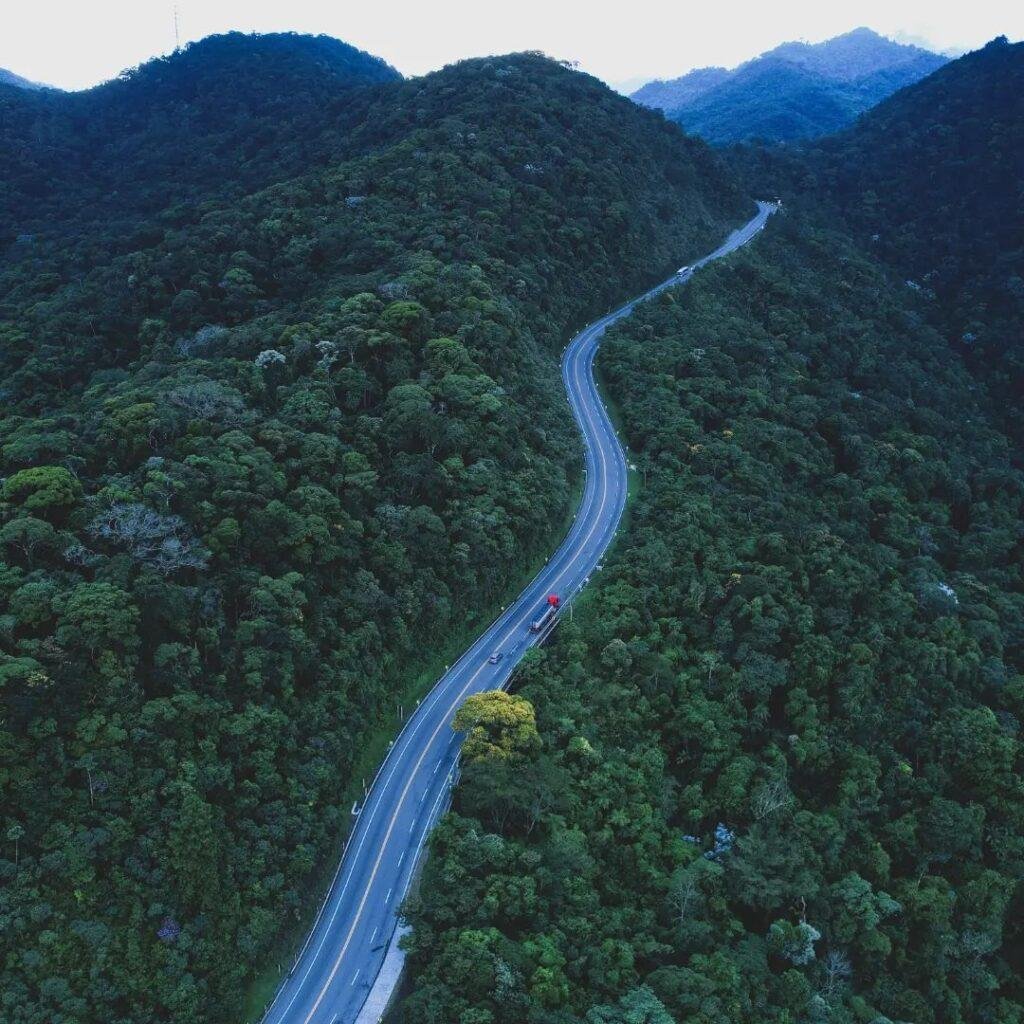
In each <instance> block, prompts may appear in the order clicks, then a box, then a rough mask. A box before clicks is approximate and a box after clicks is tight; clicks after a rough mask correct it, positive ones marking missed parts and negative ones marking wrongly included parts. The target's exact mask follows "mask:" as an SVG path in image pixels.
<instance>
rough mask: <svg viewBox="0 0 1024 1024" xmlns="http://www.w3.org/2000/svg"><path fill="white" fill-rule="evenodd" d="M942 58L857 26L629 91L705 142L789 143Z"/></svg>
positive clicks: (837, 124) (843, 119)
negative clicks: (815, 40) (735, 63)
mask: <svg viewBox="0 0 1024 1024" xmlns="http://www.w3.org/2000/svg"><path fill="white" fill-rule="evenodd" d="M945 63H946V58H945V57H942V56H940V55H938V54H936V53H931V52H929V51H928V50H923V49H921V48H920V47H918V46H908V45H905V44H901V43H896V42H893V41H892V40H891V39H886V38H884V37H882V36H880V35H878V34H877V33H875V32H872V31H871V30H870V29H866V28H859V29H854V31H852V32H847V33H846V34H845V35H841V36H836V37H835V38H834V39H827V40H825V42H823V43H816V44H813V45H811V44H808V43H798V42H794V43H783V44H782V45H781V46H777V47H776V48H775V49H773V50H769V51H768V52H767V53H764V54H762V55H761V56H760V57H756V58H755V59H754V60H750V61H747V62H746V63H744V64H741V65H740V66H739V67H738V68H734V69H733V70H731V71H729V70H726V69H725V68H700V69H698V70H696V71H691V72H690V73H689V74H687V75H683V76H682V77H681V78H677V79H673V80H671V81H668V82H661V81H658V82H649V83H648V84H647V85H645V86H643V88H641V89H638V90H637V91H636V92H635V93H633V96H632V98H633V99H634V100H635V101H636V102H637V103H640V104H643V105H644V106H650V107H657V108H659V109H661V110H664V111H665V115H666V116H667V117H669V118H671V119H672V120H674V121H677V122H679V124H681V125H682V126H683V127H684V128H685V129H686V130H687V131H688V132H692V133H694V134H696V135H700V136H701V137H702V138H705V139H707V140H708V141H709V142H714V143H731V142H740V141H743V140H745V139H760V140H763V141H767V142H790V141H793V140H797V139H810V138H817V137H818V136H822V135H827V134H829V133H831V132H836V131H839V129H841V128H844V127H846V126H847V125H849V124H851V123H852V122H853V121H854V120H855V119H856V117H857V115H858V114H860V113H862V112H863V111H865V110H868V109H869V108H870V107H872V106H874V105H875V104H876V103H878V102H879V101H880V100H882V99H884V98H885V97H887V96H890V95H891V94H892V93H894V92H896V90H898V89H901V88H903V87H904V86H906V85H909V84H911V83H912V82H916V81H918V80H919V79H921V78H924V77H925V76H926V75H929V74H931V73H932V72H933V71H935V70H936V68H940V67H941V66H942V65H943V64H945Z"/></svg>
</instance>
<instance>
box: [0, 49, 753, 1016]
mask: <svg viewBox="0 0 1024 1024" xmlns="http://www.w3.org/2000/svg"><path fill="white" fill-rule="evenodd" d="M0 104H2V106H3V116H2V117H0V123H2V124H3V125H4V131H5V132H6V135H5V139H4V142H3V145H2V147H0V182H3V184H2V185H0V192H2V198H0V210H4V211H7V212H5V213H4V215H3V218H2V222H3V225H4V228H3V231H2V232H0V235H2V237H0V244H2V245H3V246H4V252H3V255H4V261H3V264H2V266H0V380H2V384H0V387H2V401H3V414H2V417H0V477H2V481H3V482H2V484H0V488H2V489H0V702H2V714H0V814H2V822H3V826H2V827H3V833H2V835H0V879H2V882H0V936H2V940H0V964H2V967H0V971H2V974H0V1017H2V1018H3V1020H4V1021H5V1022H8V1021H9V1022H11V1024H54V1022H68V1024H70V1022H72V1021H73V1022H75V1024H90V1022H96V1024H100V1022H102V1024H144V1022H148V1021H152V1022H157V1021H159V1022H181V1024H186V1022H188V1024H193V1022H195V1021H197V1020H202V1021H220V1020H237V1019H238V1017H239V1014H240V1012H241V1008H240V1004H241V1000H242V995H243V993H244V989H245V984H246V982H247V980H248V979H250V978H251V977H252V975H253V974H254V973H255V972H256V971H258V970H259V969H260V968H261V967H262V966H264V965H266V964H267V963H268V961H271V959H273V962H277V960H278V959H280V958H282V957H286V956H287V955H288V945H287V943H288V940H289V937H290V936H291V935H292V933H298V932H299V931H301V928H302V926H303V923H304V922H305V921H307V920H308V915H309V912H310V910H311V909H312V908H313V907H314V906H315V904H316V901H317V898H318V897H319V895H320V893H319V884H320V879H321V878H322V877H323V872H324V869H325V867H327V866H329V865H330V864H332V863H333V861H334V859H335V857H336V856H337V851H338V849H339V848H340V842H341V840H342V839H343V836H344V831H345V829H346V828H347V824H348V821H349V820H350V819H349V805H348V804H347V803H346V802H345V797H346V794H347V792H348V789H347V787H348V785H349V783H350V781H351V780H350V776H351V773H352V771H353V766H354V765H355V764H356V763H357V761H358V758H359V756H360V753H361V750H362V746H363V744H364V743H365V742H366V739H367V737H368V736H369V735H370V734H371V733H372V731H373V729H374V728H375V726H376V725H377V724H378V723H379V722H380V721H381V720H382V716H384V715H385V714H386V713H388V712H390V711H391V709H392V708H393V706H394V703H395V699H396V695H398V694H400V693H402V692H404V688H405V687H407V686H408V684H409V678H410V676H414V675H415V672H416V670H417V669H418V667H420V666H422V665H423V664H424V662H425V660H426V659H429V658H430V657H439V656H440V654H441V647H440V645H443V644H444V643H445V641H446V638H455V637H457V636H459V635H461V634H462V632H463V631H465V630H467V629H471V628H472V626H473V624H474V623H475V622H478V621H481V620H486V618H487V616H489V615H490V614H491V613H492V611H493V609H494V606H495V605H496V604H497V603H498V602H499V600H500V598H501V597H502V596H503V594H504V593H505V591H506V590H507V589H508V588H509V587H511V586H512V585H514V584H516V583H517V582H519V581H520V579H521V577H522V575H523V574H524V573H526V572H527V571H528V569H529V567H530V564H531V563H532V561H533V560H534V559H536V558H538V557H540V556H541V555H542V553H544V552H546V551H547V550H548V549H549V547H550V546H551V545H552V544H553V543H554V542H555V540H556V539H557V533H558V531H559V528H560V526H561V524H562V523H563V521H564V519H565V517H566V515H567V513H568V511H569V504H570V497H571V492H572V487H573V485H574V483H575V480H574V475H573V474H574V473H575V472H576V471H577V470H576V467H577V466H578V465H579V442H578V440H577V438H576V435H575V431H574V429H573V426H572V421H571V417H570V416H569V413H568V409H567V406H566V404H565V399H564V395H563V394H562V391H561V388H560V386H559V384H558V373H557V360H558V355H559V352H560V349H561V347H562V345H563V344H564V343H565V341H566V340H567V339H568V337H569V335H570V334H571V331H572V329H573V328H574V327H575V326H577V325H579V324H580V323H582V322H584V321H585V320H586V318H588V317H591V316H593V315H594V314H595V313H596V312H598V311H602V310H604V309H606V308H607V306H608V305H609V304H610V303H612V302H613V301H616V300H618V299H620V298H622V297H625V296H627V295H629V294H630V293H631V292H633V291H635V290H639V289H641V288H642V287H644V286H646V285H648V284H649V283H651V282H653V281H654V280H656V279H658V278H660V277H663V276H665V274H667V273H668V272H669V271H670V270H671V269H672V268H674V267H675V266H678V264H679V262H680V261H681V260H682V259H684V258H686V257H687V256H688V255H690V254H695V253H697V252H700V251H701V250H702V249H704V248H706V247H707V246H709V245H710V244H712V242H713V241H714V240H717V239H718V238H719V237H720V236H721V235H722V233H723V232H724V231H725V230H726V229H727V227H728V226H731V225H732V224H735V223H736V222H738V221H740V220H742V219H743V217H745V216H746V215H747V214H748V213H749V212H750V210H751V209H752V206H753V204H752V203H751V202H750V201H749V200H747V199H745V198H744V197H743V196H742V195H741V193H740V191H739V190H738V188H737V187H736V185H735V184H734V182H733V180H732V178H731V176H730V174H729V173H728V172H727V171H726V170H725V168H724V167H723V165H722V164H721V162H720V161H719V159H718V158H717V157H715V156H714V155H713V154H712V153H711V152H710V151H709V150H708V149H707V148H706V147H705V146H704V145H703V144H702V143H699V142H696V141H692V140H688V139H685V138H684V137H683V136H682V135H681V134H680V133H679V131H678V130H677V129H675V128H674V127H672V126H669V125H666V124H665V123H664V122H663V121H662V119H661V118H660V117H658V116H656V115H654V114H651V113H649V112H646V111H642V110H639V109H638V108H636V107H635V106H634V105H633V104H631V103H630V102H629V101H628V100H626V99H625V98H623V97H619V96H616V95H615V94H613V93H612V92H611V91H610V90H608V89H607V88H605V87H604V86H603V85H601V84H600V83H598V82H597V81H595V80H594V79H591V78H588V77H586V76H584V75H580V74H578V73H574V72H572V71H570V70H569V69H567V68H565V67H563V66H561V65H559V64H557V63H555V62H553V61H549V60H547V59H545V58H542V57H538V56H533V55H518V56H516V55H513V56H508V57H497V58H491V59H487V60H478V61H471V62H466V63H464V64H460V65H455V66H453V67H451V68H448V69H446V70H445V71H442V72H439V73H437V74H435V75H431V76H428V77H426V78H423V79H419V80H416V81H414V82H403V81H400V80H399V79H398V78H397V76H396V74H395V73H393V72H392V71H390V70H389V69H387V68H386V66H385V65H383V64H382V63H381V62H379V61H376V60H375V59H372V58H368V57H366V55H359V54H358V53H357V51H353V50H351V48H348V47H344V46H343V44H335V43H333V42H330V41H327V42H325V41H323V40H308V39H303V38H301V37H257V38H249V37H242V36H230V37H225V38H222V39H214V40H207V41H205V42H204V43H202V44H199V45H197V46H194V47H191V48H189V49H188V50H186V51H185V52H184V53H180V54H176V55H174V56H172V57H170V58H167V59H162V60H160V61H157V62H154V63H153V64H150V65H146V66H144V67H142V68H140V69H138V70H137V71H135V72H133V73H132V74H130V75H128V76H127V77H126V78H125V79H124V80H123V81H119V82H115V83H111V84H110V85H108V86H104V87H101V88H99V89H97V90H93V91H91V92H90V93H87V94H84V95H74V96H71V95H69V96H61V95H54V96H44V97H37V96H35V95H34V94H28V93H25V92H24V91H22V90H13V89H11V90H4V89H3V88H2V87H0ZM314 121H315V123H316V125H317V127H318V130H317V132H316V133H314V134H312V135H310V134H309V133H307V129H308V127H309V125H310V124H311V123H313V122H314ZM98 136H102V140H101V141H102V144H101V145H99V146H98V148H96V149H95V151H94V152H93V150H92V148H91V147H93V146H94V144H95V143H97V141H98ZM12 139H13V144H12ZM85 153H93V156H94V159H92V160H91V162H90V164H89V166H88V167H83V166H81V165H80V163H79V162H78V161H79V160H80V158H81V157H82V155H83V154H85ZM165 158H166V159H165ZM65 164H66V166H64V165H65ZM62 166H63V167H64V169H63V170H62V171H60V173H57V174H55V175H54V176H53V177H51V176H50V173H49V172H50V170H51V169H53V168H58V169H59V168H60V167H62ZM12 209H13V210H17V211H18V212H19V219H18V220H13V219H12V218H11V217H10V213H9V212H10V211H11V210H12ZM108 214H110V215H109V216H108Z"/></svg>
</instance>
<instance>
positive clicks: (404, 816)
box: [264, 203, 775, 1024]
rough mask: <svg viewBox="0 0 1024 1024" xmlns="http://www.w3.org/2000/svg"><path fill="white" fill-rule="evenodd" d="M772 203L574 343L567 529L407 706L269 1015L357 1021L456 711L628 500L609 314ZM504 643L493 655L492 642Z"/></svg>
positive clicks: (568, 358) (675, 280)
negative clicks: (615, 411)
mask: <svg viewBox="0 0 1024 1024" xmlns="http://www.w3.org/2000/svg"><path fill="white" fill-rule="evenodd" d="M774 210H775V207H774V206H773V205H772V204H769V203H758V213H757V216H756V217H754V218H753V219H752V220H751V221H750V222H749V223H747V224H746V225H744V227H742V228H741V229H739V230H738V231H735V232H733V234H732V235H730V236H729V238H728V239H727V240H726V241H725V243H724V244H723V245H722V246H720V247H719V248H718V249H716V250H715V252H713V253H711V254H710V255H709V256H706V257H704V258H703V259H701V260H699V261H697V262H696V263H694V264H693V267H691V268H684V270H683V271H681V272H679V273H677V274H675V275H673V276H672V277H671V278H669V279H668V280H667V281H665V282H664V283H662V284H660V285H658V286H657V287H656V288H652V289H651V290H650V291H649V292H646V293H645V294H644V295H641V296H640V297H639V298H636V299H634V300H633V301H631V302H628V303H627V304H626V305H624V306H621V307H620V308H619V309H616V310H615V311H613V312H611V313H609V314H608V315H607V316H605V317H602V318H601V319H600V320H598V321H597V322H596V323H593V324H591V325H590V326H589V327H587V328H586V329H585V330H583V331H581V332H580V333H579V334H578V335H576V337H575V338H573V340H572V341H571V342H570V344H569V345H568V347H567V348H566V350H565V353H564V355H563V358H562V377H563V380H564V382H565V388H566V392H567V394H568V398H569V404H570V405H571V407H572V411H573V415H574V416H575V417H576V421H577V423H578V424H579V427H580V430H581V432H582V434H583V440H584V444H585V448H586V469H587V472H586V485H585V487H584V492H583V498H582V501H581V503H580V507H579V509H578V511H577V514H576V518H575V520H574V522H573V526H572V529H571V530H570V531H569V533H568V535H567V536H566V538H565V540H564V541H563V542H562V544H561V545H560V547H559V548H558V550H557V551H556V552H555V554H554V555H553V556H552V557H551V559H550V560H549V561H548V562H547V564H546V565H545V566H544V568H543V570H541V572H540V573H539V574H538V575H537V577H536V578H535V579H534V580H533V582H532V583H530V585H529V586H527V587H526V589H525V590H524V591H523V592H522V593H521V594H520V596H519V597H518V598H517V599H516V601H515V602H514V603H513V604H512V605H510V606H509V607H508V608H507V609H506V610H505V611H504V612H503V613H502V615H501V616H500V617H499V618H498V619H497V620H496V621H495V622H494V623H493V624H492V625H491V626H490V627H489V628H488V629H487V630H486V631H485V632H484V633H483V635H482V636H481V637H480V638H479V639H478V640H477V641H476V642H475V643H474V644H473V645H472V646H471V647H470V648H469V650H468V651H466V653H465V654H464V655H463V656H462V657H461V658H460V659H459V660H458V662H456V664H454V665H453V666H452V667H451V669H449V670H448V671H447V672H446V673H445V674H444V676H442V677H441V679H440V680H439V681H438V682H437V684H436V685H435V687H434V689H433V690H431V692H430V694H429V696H428V697H427V698H426V699H425V700H424V701H423V702H422V703H421V704H420V705H419V706H418V707H417V708H416V711H415V712H414V713H413V714H412V715H411V716H410V718H409V720H408V722H407V723H406V725H405V728H404V729H403V730H402V732H401V734H400V735H399V737H398V739H397V740H396V741H395V743H394V745H393V746H392V748H391V750H390V752H389V753H388V756H387V758H386V760H385V761H384V764H383V765H382V767H381V769H380V771H379V773H378V774H377V777H376V778H375V779H374V781H373V785H372V786H371V788H370V792H369V796H368V797H367V799H366V801H365V803H364V805H363V807H362V809H361V811H360V813H359V816H358V818H357V819H356V824H355V827H354V828H353V831H352V834H351V836H350V838H349V841H348V843H347V845H346V847H345V851H344V853H343V855H342V858H341V863H340V865H339V868H338V872H337V874H336V875H335V878H334V881H333V882H332V884H331V888H330V891H329V893H328V895H327V898H326V900H325V902H324V904H323V907H322V908H321V911H320V913H319V915H318V916H317V919H316V921H315V922H314V925H313V929H312V931H311V932H310V935H309V938H308V939H307V941H306V944H305V945H304V946H303V949H302V951H301V952H300V953H299V956H298V958H297V959H296V961H295V965H294V967H293V968H292V970H291V971H290V972H289V974H288V976H287V978H286V979H285V980H284V981H283V983H282V984H281V987H280V989H279V990H278V992H277V995H276V997H275V999H274V1001H273V1003H272V1004H271V1006H270V1007H269V1009H268V1011H267V1013H266V1015H265V1017H264V1020H265V1022H266V1024H352V1022H353V1021H355V1019H356V1017H357V1016H358V1014H359V1010H360V1008H361V1007H362V1005H363V1003H364V1002H365V1000H366V995H367V993H368V991H369V989H370V987H371V985H372V984H373V982H374V980H375V978H376V976H377V972H378V971H379V970H380V966H381V963H382V961H383V959H384V955H385V951H386V949H387V946H388V943H389V942H390V940H391V937H392V935H393V934H394V930H395V927H396V925H397V921H398V917H397V912H398V908H399V906H400V904H401V902H402V899H403V898H404V896H405V894H406V891H407V889H408V887H409V883H410V881H411V879H412V875H413V872H414V870H415V866H416V861H417V858H418V856H419V854H420V851H421V850H422V848H423V845H424V843H425V840H426V838H427V835H428V834H429V832H430V829H431V827H432V826H433V825H434V823H435V821H436V820H437V818H438V816H439V814H440V813H441V812H442V811H443V809H444V807H445V806H446V805H447V800H448V796H449V793H450V790H451V780H452V775H453V772H454V770H455V767H456V764H457V761H458V753H459V737H457V736H456V735H455V734H453V732H452V729H451V721H452V718H453V716H454V714H455V712H456V710H457V709H458V707H459V705H460V704H461V703H462V702H463V700H465V698H466V697H467V696H468V695H469V694H471V693H476V692H477V691H480V690H493V689H497V688H499V687H502V686H504V685H506V683H507V682H508V678H509V676H510V675H511V673H512V671H513V669H514V668H515V665H516V663H517V662H518V661H519V659H520V658H521V657H522V655H523V653H524V652H525V651H526V650H527V648H529V647H530V646H531V645H533V644H535V643H536V642H538V639H539V637H538V635H537V634H535V633H532V632H531V631H530V624H531V622H532V621H533V620H534V619H535V618H536V616H537V614H538V613H539V612H540V611H541V610H543V607H544V603H545V598H546V596H547V595H548V594H558V595H559V596H560V597H561V598H562V600H563V603H564V602H566V601H567V599H570V598H571V597H572V596H573V595H575V594H576V593H577V592H578V591H579V590H580V588H581V587H582V586H583V585H584V583H585V582H586V581H587V579H588V578H589V576H590V574H591V573H592V572H593V571H594V569H595V567H596V566H597V565H598V563H599V562H600V559H601V556H602V555H603V554H604V552H605V551H606V550H607V548H608V546H609V544H610V543H611V541H612V539H613V538H614V536H615V531H616V529H617V527H618V524H619V520H620V519H621V517H622V511H623V508H624V506H625V503H626V489H627V466H626V457H625V454H624V452H623V449H622V446H621V445H620V444H619V442H618V440H617V438H616V436H615V430H614V428H613V427H612V424H611V421H610V420H609V418H608V414H607V412H606V411H605V409H604V406H603V404H602V402H601V398H600V395H599V393H598V390H597V385H596V384H595V382H594V376H593V372H592V371H593V361H594V356H595V354H596V352H597V347H598V345H599V343H600V340H601V336H602V335H603V334H604V332H605V330H606V329H607V328H608V326H609V325H610V324H613V323H615V321H616V320H620V319H622V318H623V317H626V316H629V314H630V313H632V312H633V309H634V307H635V306H636V305H637V304H638V303H640V302H643V301H644V300H645V299H649V298H651V297H652V296H654V295H656V294H658V293H659V292H661V291H663V290H664V289H666V288H669V287H672V286H673V285H677V284H680V283H681V282H682V281H685V280H686V279H687V278H689V276H690V275H691V274H692V273H693V271H694V269H696V268H698V267H700V266H702V265H704V264H705V263H708V262H710V261H711V260H713V259H718V258H720V257H722V256H724V255H726V254H727V253H729V252H732V251H733V250H734V249H737V248H739V247H740V246H741V245H744V244H745V243H746V242H748V241H749V240H750V239H751V238H752V237H753V236H754V235H755V234H756V233H757V232H758V231H760V230H761V228H762V227H764V225H765V222H766V221H767V219H768V217H769V216H770V215H771V214H772V213H773V212H774ZM495 651H499V652H501V654H502V657H501V659H500V660H499V661H498V662H497V664H491V663H490V661H489V656H490V655H491V654H492V652H495Z"/></svg>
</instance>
